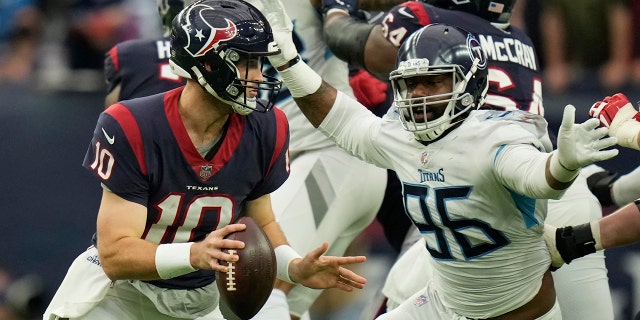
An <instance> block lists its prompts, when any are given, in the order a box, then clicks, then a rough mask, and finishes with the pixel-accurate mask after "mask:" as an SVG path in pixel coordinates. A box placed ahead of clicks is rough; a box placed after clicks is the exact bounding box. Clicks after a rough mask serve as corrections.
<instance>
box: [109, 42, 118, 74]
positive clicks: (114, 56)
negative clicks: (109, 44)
mask: <svg viewBox="0 0 640 320" xmlns="http://www.w3.org/2000/svg"><path fill="white" fill-rule="evenodd" d="M109 56H111V61H113V67H114V68H115V69H116V70H120V62H119V61H118V46H114V47H113V48H111V50H109Z"/></svg>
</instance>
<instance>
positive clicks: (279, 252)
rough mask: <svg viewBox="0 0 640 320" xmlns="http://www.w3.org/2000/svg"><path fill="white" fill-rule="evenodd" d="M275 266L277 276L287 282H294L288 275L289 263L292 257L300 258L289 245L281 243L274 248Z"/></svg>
mask: <svg viewBox="0 0 640 320" xmlns="http://www.w3.org/2000/svg"><path fill="white" fill-rule="evenodd" d="M274 251H275V253H276V263H277V265H278V267H277V278H278V279H280V280H283V281H286V282H289V283H296V282H295V281H293V280H291V277H290V276H289V264H290V263H291V261H293V259H298V258H302V257H301V256H300V255H299V254H298V253H297V252H296V251H295V250H293V248H291V246H289V245H286V244H284V245H281V246H278V247H277V248H276V249H275V250H274Z"/></svg>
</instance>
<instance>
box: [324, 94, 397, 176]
mask: <svg viewBox="0 0 640 320" xmlns="http://www.w3.org/2000/svg"><path fill="white" fill-rule="evenodd" d="M382 122H383V120H382V119H381V118H379V117H377V116H376V115H374V114H373V113H372V112H371V111H370V110H368V109H367V108H366V107H365V106H363V105H362V104H360V103H359V102H358V101H357V100H355V99H354V98H352V97H349V96H347V95H346V94H344V93H343V92H341V91H338V95H337V96H336V100H335V102H334V104H333V107H331V111H329V113H328V114H327V116H326V117H325V118H324V121H322V123H321V124H320V126H319V127H318V129H319V130H320V131H321V132H322V133H324V134H325V135H326V136H328V137H329V138H330V139H331V140H333V141H334V142H335V143H336V144H338V146H340V147H341V148H342V149H344V150H346V151H347V152H349V153H350V154H352V155H354V156H356V157H357V158H359V159H361V160H364V161H366V162H369V163H373V164H375V165H377V166H379V167H383V168H389V167H390V163H389V162H388V157H386V155H385V152H384V150H383V149H382V148H380V147H379V144H378V143H377V141H376V137H377V136H378V134H379V132H380V129H381V127H382Z"/></svg>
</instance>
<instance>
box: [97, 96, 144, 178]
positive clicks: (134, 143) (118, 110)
mask: <svg viewBox="0 0 640 320" xmlns="http://www.w3.org/2000/svg"><path fill="white" fill-rule="evenodd" d="M104 112H105V113H106V114H108V115H110V116H112V117H113V118H114V119H115V120H116V121H118V123H119V124H120V127H121V128H122V131H124V135H125V136H126V137H127V141H129V144H130V145H131V149H133V153H134V155H135V156H136V159H137V160H138V165H139V166H140V171H142V174H144V175H147V164H146V161H145V158H144V145H143V143H142V134H141V133H140V127H138V123H137V122H136V119H135V118H134V117H133V114H132V113H131V111H130V110H129V109H128V108H127V107H125V106H124V105H123V104H120V103H117V104H114V105H112V106H110V107H109V108H107V110H105V111H104Z"/></svg>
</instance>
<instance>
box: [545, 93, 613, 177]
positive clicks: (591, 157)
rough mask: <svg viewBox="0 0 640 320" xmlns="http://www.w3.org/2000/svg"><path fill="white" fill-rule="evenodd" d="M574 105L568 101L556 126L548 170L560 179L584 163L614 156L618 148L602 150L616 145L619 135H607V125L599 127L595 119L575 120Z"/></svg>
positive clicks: (569, 175) (570, 174) (575, 173)
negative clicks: (580, 121) (556, 137)
mask: <svg viewBox="0 0 640 320" xmlns="http://www.w3.org/2000/svg"><path fill="white" fill-rule="evenodd" d="M575 113H576V108H575V107H574V106H572V105H567V106H566V107H565V108H564V114H563V115H562V124H561V125H560V129H559V130H558V149H557V150H556V152H554V155H553V157H552V159H551V168H550V169H551V174H552V175H553V176H554V178H556V179H558V180H559V181H562V182H567V181H570V180H572V179H573V178H575V176H576V175H577V173H578V171H577V170H578V169H580V168H582V167H583V166H585V165H588V164H591V163H594V162H597V161H603V160H607V159H609V158H613V157H615V156H616V155H617V154H618V149H610V150H603V149H606V148H609V147H611V146H613V145H615V144H616V143H617V142H618V139H617V138H615V137H607V138H605V137H606V136H607V133H608V132H609V129H608V128H605V127H598V126H599V124H600V121H598V119H593V118H591V119H588V120H587V121H585V122H583V123H580V124H575V123H574V122H575Z"/></svg>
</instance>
